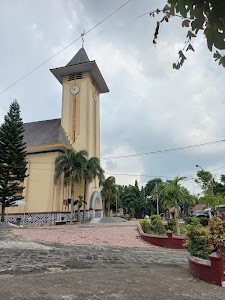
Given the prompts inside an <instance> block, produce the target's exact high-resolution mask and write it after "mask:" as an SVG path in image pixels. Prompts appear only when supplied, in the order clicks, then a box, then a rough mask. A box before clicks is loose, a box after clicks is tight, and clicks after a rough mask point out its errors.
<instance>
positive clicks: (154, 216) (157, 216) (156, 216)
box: [150, 215, 162, 223]
mask: <svg viewBox="0 0 225 300" xmlns="http://www.w3.org/2000/svg"><path fill="white" fill-rule="evenodd" d="M155 220H158V221H162V219H161V217H160V216H159V215H152V216H150V221H151V223H154V222H155Z"/></svg>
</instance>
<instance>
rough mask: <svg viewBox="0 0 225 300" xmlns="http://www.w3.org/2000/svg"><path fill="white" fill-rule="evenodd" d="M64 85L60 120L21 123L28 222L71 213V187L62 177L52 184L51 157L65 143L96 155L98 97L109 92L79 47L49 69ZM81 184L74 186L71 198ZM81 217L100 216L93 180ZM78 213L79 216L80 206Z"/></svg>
mask: <svg viewBox="0 0 225 300" xmlns="http://www.w3.org/2000/svg"><path fill="white" fill-rule="evenodd" d="M50 71H51V72H52V74H53V75H54V76H55V77H56V79H57V80H58V81H59V82H60V83H61V85H62V112H61V118H60V119H54V120H46V121H39V122H31V123H26V124H24V129H25V134H24V135H25V142H26V144H27V153H28V155H27V160H28V165H27V167H28V175H29V176H28V177H26V178H25V180H24V182H23V185H24V187H25V189H24V190H23V196H24V197H25V198H24V201H25V202H26V203H27V205H26V206H25V213H26V219H25V224H26V223H33V224H40V223H54V222H56V221H61V220H62V219H64V220H68V219H69V218H70V213H69V212H70V201H69V200H68V199H69V198H70V187H68V186H67V187H65V186H64V184H63V180H62V181H61V182H59V183H58V184H57V185H54V182H53V177H54V170H55V166H54V161H55V158H56V157H57V156H58V155H60V154H61V153H63V152H64V151H65V150H66V149H67V148H69V147H72V148H74V149H75V150H77V151H79V150H82V149H86V150H87V151H88V153H89V157H92V156H96V157H99V156H100V113H99V104H100V103H99V96H100V94H101V93H107V92H109V90H108V87H107V85H106V83H105V80H104V78H103V77H102V74H101V72H100V70H99V68H98V66H97V64H96V62H95V61H89V58H88V56H87V54H86V52H85V50H84V48H81V49H80V50H79V51H78V52H77V54H76V55H75V56H74V57H73V58H72V60H71V61H70V62H69V63H68V64H67V65H66V66H65V67H60V68H56V69H52V70H50ZM83 189H84V184H83V183H80V184H76V185H75V199H78V196H79V195H83V193H84V191H83ZM86 209H87V211H86V216H85V218H93V217H95V216H96V217H101V216H102V215H103V213H102V199H101V196H100V193H99V184H98V181H97V180H95V181H94V182H92V183H91V184H90V185H89V187H88V193H87V206H86ZM23 213H24V207H10V208H7V209H6V214H7V218H8V220H11V221H15V220H16V219H17V218H19V217H21V218H23ZM81 216H83V212H82V208H81Z"/></svg>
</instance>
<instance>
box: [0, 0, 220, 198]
mask: <svg viewBox="0 0 225 300" xmlns="http://www.w3.org/2000/svg"><path fill="white" fill-rule="evenodd" d="M125 2H126V1H125V0H114V1H110V0H104V1H103V0H82V1H81V0H39V1H36V0H23V1H22V0H12V1H7V0H2V1H1V4H0V6H1V9H0V36H1V50H0V53H1V55H0V69H1V72H0V91H3V90H4V89H5V88H7V87H8V86H10V85H11V84H12V83H14V82H15V81H17V80H18V79H19V78H21V77H22V76H24V75H25V74H27V73H29V72H30V71H32V70H33V69H34V68H36V67H37V66H38V65H40V64H42V63H43V62H44V61H46V60H48V59H49V58H50V57H52V56H53V55H54V54H56V53H57V52H58V51H60V50H61V49H62V48H64V47H65V46H67V45H68V44H70V43H71V42H72V41H74V40H75V39H77V38H78V37H79V36H80V35H81V33H82V32H83V31H84V30H85V31H86V32H87V31H88V30H89V29H90V28H92V27H93V26H94V25H96V24H97V23H98V22H99V21H101V20H102V19H104V18H105V17H106V16H107V15H109V14H110V13H111V12H112V11H114V10H116V9H117V8H118V7H120V6H121V5H122V4H123V3H125ZM165 2H166V1H165V0H164V1H163V0H160V1H159V0H158V1H156V0H151V1H149V0H141V1H137V0H132V1H131V2H129V3H128V4H127V5H126V6H124V7H123V8H122V9H121V10H119V11H118V12H117V13H116V14H114V15H113V16H112V17H110V18H109V19H107V20H106V21H104V22H103V23H102V24H100V25H99V26H98V27H96V28H95V29H94V30H93V31H91V32H90V33H89V34H87V35H86V36H85V38H84V48H85V50H86V52H87V54H88V56H89V59H90V60H96V62H97V64H98V66H99V68H100V70H101V73H102V75H103V77H104V79H105V81H106V82H107V85H108V87H109V90H110V92H109V93H107V94H102V95H101V109H100V110H101V115H100V116H101V158H107V157H112V156H113V157H114V156H123V155H129V154H135V153H143V152H150V151H157V150H162V149H170V148H176V147H183V146H188V145H195V144H201V143H207V142H211V141H217V140H222V139H224V137H225V136H224V132H225V84H224V76H225V70H224V68H222V67H221V66H219V65H218V63H217V62H214V59H213V57H212V53H211V52H210V51H209V50H208V49H207V44H206V40H205V38H204V36H203V35H201V34H199V37H198V38H197V39H194V40H193V44H192V45H193V47H194V49H195V52H191V51H189V52H188V53H186V56H187V60H186V61H185V64H184V66H183V67H182V68H181V69H180V70H179V71H177V70H173V69H172V64H173V62H175V61H176V60H177V58H178V54H177V53H178V51H179V50H180V49H182V48H183V46H184V42H185V37H186V29H184V28H182V27H181V20H180V18H178V20H177V19H174V20H171V21H170V22H169V23H168V24H163V26H162V28H161V29H160V34H159V37H158V41H157V46H154V45H153V44H152V39H153V34H154V30H155V24H156V20H155V19H150V18H149V16H148V14H146V15H144V16H143V17H140V18H137V17H138V16H140V15H142V14H145V13H147V12H149V11H151V10H153V9H156V8H158V7H159V8H162V7H164V5H165ZM80 47H81V41H80V40H79V41H77V42H75V43H73V44H72V45H71V46H70V47H68V48H67V49H66V50H64V51H62V52H61V53H60V54H59V55H57V56H55V57H54V58H53V59H52V60H50V61H49V62H47V63H46V64H43V66H42V67H40V68H39V69H37V70H36V71H35V72H33V73H32V74H30V75H29V76H27V77H26V78H24V79H23V80H21V81H19V82H18V83H17V84H15V85H13V86H12V87H11V88H9V89H7V90H6V91H5V92H4V93H2V94H0V123H1V122H2V121H3V117H4V115H5V114H6V113H7V111H8V108H9V105H10V103H11V102H12V101H13V100H14V99H17V100H18V101H19V103H20V106H21V114H22V118H23V121H24V122H31V121H39V120H46V119H54V118H59V117H60V114H61V97H62V87H61V85H60V83H59V82H58V81H57V80H56V79H55V77H54V76H53V75H52V74H51V72H50V71H49V69H51V68H56V67H61V66H64V65H66V64H67V63H68V62H69V60H70V59H71V58H72V57H73V56H74V54H75V53H76V52H77V51H78V50H79V49H80ZM224 150H225V143H219V144H215V145H208V146H204V147H198V148H192V149H188V150H182V151H174V152H168V153H161V154H151V155H142V156H135V157H132V158H131V157H130V158H120V159H118V158H117V159H102V160H101V161H102V166H103V168H104V169H105V171H106V175H107V176H110V175H112V174H125V175H115V177H116V182H117V184H134V181H135V179H137V181H138V183H139V186H141V185H144V184H145V183H146V182H147V181H148V180H150V179H152V178H154V177H162V179H164V180H166V179H172V178H173V177H175V176H186V177H187V179H186V180H185V181H183V185H184V186H186V187H187V188H188V189H189V190H190V192H191V193H194V194H196V193H198V192H199V187H198V186H197V185H196V183H195V182H194V180H193V179H192V178H195V177H196V171H197V168H196V164H198V165H199V166H201V167H202V168H203V169H205V170H209V171H213V175H214V176H215V179H216V180H219V178H220V174H222V173H225V158H224ZM222 167H224V168H222ZM214 170H215V171H214ZM133 175H135V176H133Z"/></svg>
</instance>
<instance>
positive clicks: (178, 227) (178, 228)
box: [175, 203, 180, 235]
mask: <svg viewBox="0 0 225 300" xmlns="http://www.w3.org/2000/svg"><path fill="white" fill-rule="evenodd" d="M175 221H176V228H177V235H180V223H179V219H178V209H177V203H175Z"/></svg>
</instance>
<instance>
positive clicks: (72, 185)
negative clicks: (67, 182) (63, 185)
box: [70, 180, 74, 224]
mask: <svg viewBox="0 0 225 300" xmlns="http://www.w3.org/2000/svg"><path fill="white" fill-rule="evenodd" d="M70 205H71V213H70V224H73V209H74V181H73V180H72V181H71V204H70Z"/></svg>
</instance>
